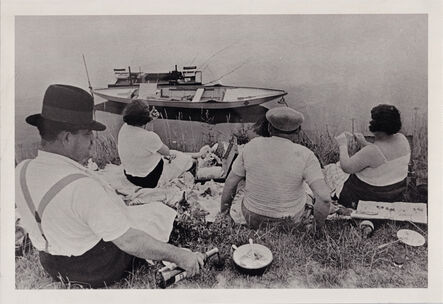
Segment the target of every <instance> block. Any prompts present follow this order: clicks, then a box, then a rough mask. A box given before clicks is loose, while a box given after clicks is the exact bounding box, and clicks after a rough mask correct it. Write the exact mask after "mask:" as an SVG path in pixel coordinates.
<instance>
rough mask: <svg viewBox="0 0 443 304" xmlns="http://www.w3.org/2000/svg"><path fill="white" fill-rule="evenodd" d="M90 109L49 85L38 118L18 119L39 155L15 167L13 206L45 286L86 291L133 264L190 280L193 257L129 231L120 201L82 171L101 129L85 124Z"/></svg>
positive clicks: (81, 98)
mask: <svg viewBox="0 0 443 304" xmlns="http://www.w3.org/2000/svg"><path fill="white" fill-rule="evenodd" d="M93 107H94V102H93V99H92V96H91V95H90V94H88V93H87V92H85V91H84V90H82V89H79V88H76V87H72V86H67V85H51V86H49V88H48V89H47V90H46V93H45V96H44V99H43V107H42V113H41V114H35V115H31V116H29V117H27V118H26V122H27V123H29V124H31V125H33V126H36V127H37V128H38V130H39V133H40V136H41V149H40V150H39V151H38V155H37V157H36V158H35V159H33V160H25V161H23V162H22V163H20V164H19V165H18V166H17V168H16V206H17V209H18V212H19V213H20V214H21V216H22V221H23V226H24V228H25V230H26V231H27V232H28V233H29V237H30V239H31V241H32V243H33V244H34V246H35V248H36V249H37V250H39V256H40V262H41V264H42V266H43V268H44V269H45V270H46V271H47V272H48V273H49V274H50V275H51V277H52V278H53V279H61V280H63V281H64V280H69V281H71V282H76V283H80V284H85V285H87V286H91V287H101V286H106V285H109V284H112V283H113V282H115V281H117V280H119V279H120V278H122V277H123V276H124V274H125V273H126V272H127V271H128V270H131V268H132V266H133V262H134V259H135V257H138V258H141V259H152V260H167V261H171V262H174V263H176V264H177V265H178V266H179V267H181V268H183V269H185V270H186V271H187V272H188V273H189V274H190V275H194V274H196V273H198V272H199V269H200V267H201V266H202V265H203V259H202V257H203V256H202V255H201V254H199V253H193V252H188V251H186V250H183V249H180V248H177V247H175V246H172V245H170V244H167V243H164V242H160V241H158V240H156V239H154V238H153V237H152V236H150V235H148V234H146V233H144V232H142V231H140V230H137V229H134V228H131V225H130V220H129V218H128V216H127V214H126V213H125V208H124V207H126V205H125V204H124V202H123V201H122V200H121V199H120V198H119V197H118V196H117V195H116V194H115V193H114V192H113V191H110V189H109V186H108V187H106V185H104V184H102V183H100V182H99V181H98V180H97V179H96V178H94V176H93V175H92V174H90V172H88V170H87V169H86V168H85V167H83V166H82V164H83V163H85V161H86V160H87V159H88V158H89V154H90V149H91V146H92V144H93V134H92V131H93V130H97V131H101V130H104V129H105V128H106V127H105V126H104V125H103V124H101V123H99V122H97V121H95V120H93ZM111 190H112V189H111Z"/></svg>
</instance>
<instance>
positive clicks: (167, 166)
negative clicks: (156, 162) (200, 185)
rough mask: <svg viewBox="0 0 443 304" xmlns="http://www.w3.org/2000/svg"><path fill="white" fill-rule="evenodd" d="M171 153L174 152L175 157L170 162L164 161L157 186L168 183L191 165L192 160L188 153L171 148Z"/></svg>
mask: <svg viewBox="0 0 443 304" xmlns="http://www.w3.org/2000/svg"><path fill="white" fill-rule="evenodd" d="M171 153H172V154H175V155H176V157H175V159H173V160H172V161H171V162H169V161H165V162H164V164H163V172H162V175H161V176H160V179H159V181H158V185H157V187H161V186H163V185H166V184H168V183H169V182H171V181H172V180H173V179H175V178H177V177H179V176H181V175H182V174H183V173H185V172H186V171H188V170H189V169H191V167H192V164H193V160H192V157H191V156H190V155H188V154H186V153H183V152H180V151H176V150H171Z"/></svg>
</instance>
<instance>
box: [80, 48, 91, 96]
mask: <svg viewBox="0 0 443 304" xmlns="http://www.w3.org/2000/svg"><path fill="white" fill-rule="evenodd" d="M82 57H83V63H84V65H85V70H86V77H87V78H88V85H89V91H90V92H91V95H92V97H93V98H94V92H93V91H92V86H91V81H90V80H89V73H88V66H87V65H86V59H85V54H82Z"/></svg>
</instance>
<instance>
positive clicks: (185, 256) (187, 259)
mask: <svg viewBox="0 0 443 304" xmlns="http://www.w3.org/2000/svg"><path fill="white" fill-rule="evenodd" d="M177 250H179V253H178V254H177V255H178V259H177V261H175V264H177V266H178V267H180V268H182V269H184V270H185V271H186V272H187V274H188V277H192V276H194V275H196V274H199V273H200V269H201V268H202V267H203V265H204V256H203V254H202V253H200V252H190V251H187V250H184V249H181V248H178V249H177Z"/></svg>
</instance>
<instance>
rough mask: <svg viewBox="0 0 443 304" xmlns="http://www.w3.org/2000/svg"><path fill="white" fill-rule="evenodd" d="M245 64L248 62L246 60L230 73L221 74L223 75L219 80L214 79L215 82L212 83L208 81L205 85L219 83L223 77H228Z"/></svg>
mask: <svg viewBox="0 0 443 304" xmlns="http://www.w3.org/2000/svg"><path fill="white" fill-rule="evenodd" d="M247 62H248V60H246V61H245V62H243V63H241V64H239V65H238V66H236V67H235V68H234V69H232V70H231V71H229V72H227V73H225V74H223V75H222V76H220V77H219V78H217V79H215V80H212V81H209V82H207V83H205V85H207V84H210V83H213V82H216V81H219V80H221V79H222V78H223V77H225V76H228V75H229V74H232V73H234V72H235V71H237V70H238V69H239V68H241V67H242V66H244V65H245V64H246V63H247Z"/></svg>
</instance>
